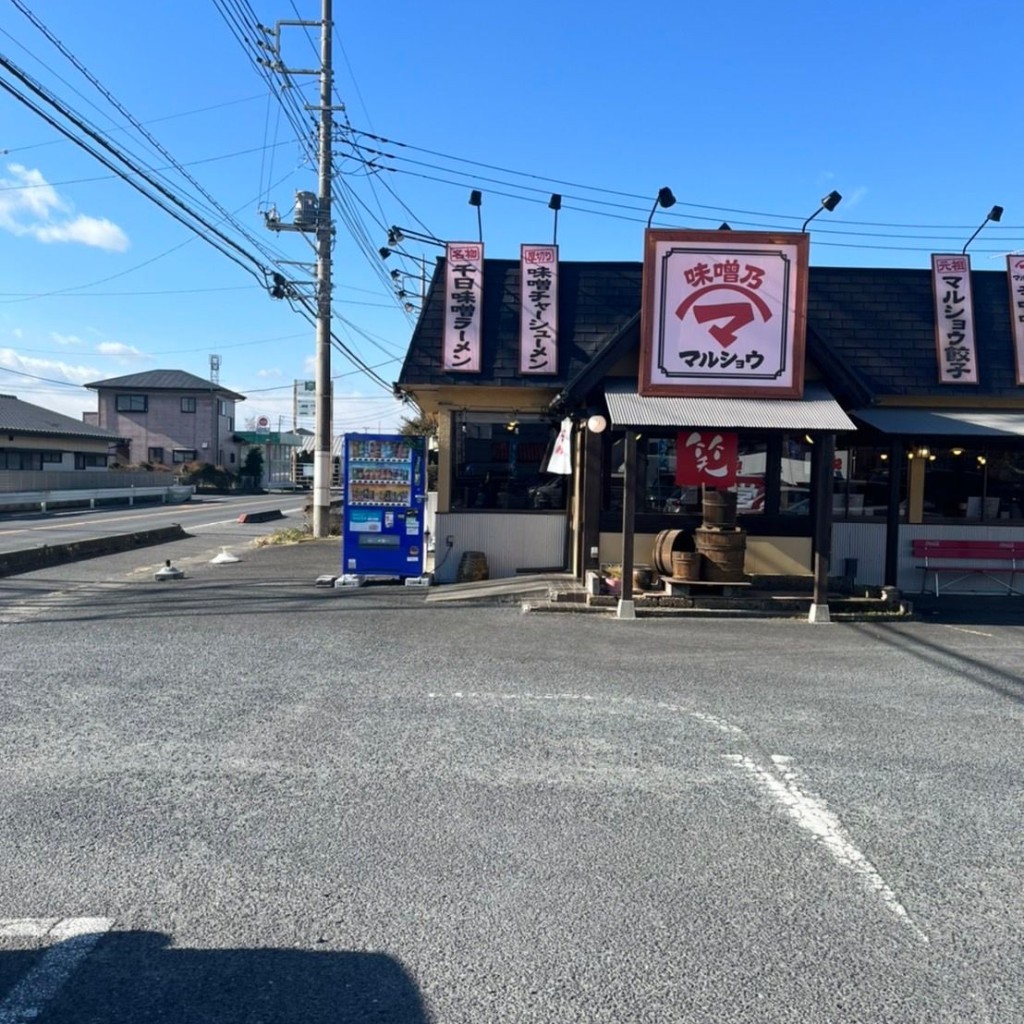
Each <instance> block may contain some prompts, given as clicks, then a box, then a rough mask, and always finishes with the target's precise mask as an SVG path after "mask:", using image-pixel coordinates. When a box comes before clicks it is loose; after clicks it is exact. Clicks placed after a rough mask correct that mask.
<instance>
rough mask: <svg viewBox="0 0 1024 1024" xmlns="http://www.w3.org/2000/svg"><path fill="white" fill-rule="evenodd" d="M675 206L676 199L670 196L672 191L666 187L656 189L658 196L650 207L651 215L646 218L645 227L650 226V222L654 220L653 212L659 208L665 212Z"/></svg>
mask: <svg viewBox="0 0 1024 1024" xmlns="http://www.w3.org/2000/svg"><path fill="white" fill-rule="evenodd" d="M675 205H676V197H675V196H674V195H672V189H670V188H669V187H668V185H666V186H665V187H664V188H659V189H658V196H657V198H656V199H655V200H654V205H653V206H652V207H651V215H650V216H649V217H648V218H647V226H648V227H650V226H651V221H652V220H653V218H654V211H655V210H657V208H658V207H659V206H660V207H661V208H662V209H663V210H667V209H668V208H669V207H670V206H675Z"/></svg>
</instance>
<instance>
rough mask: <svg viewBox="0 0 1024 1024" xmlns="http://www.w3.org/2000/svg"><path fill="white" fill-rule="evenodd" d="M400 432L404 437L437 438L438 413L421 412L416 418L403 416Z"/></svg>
mask: <svg viewBox="0 0 1024 1024" xmlns="http://www.w3.org/2000/svg"><path fill="white" fill-rule="evenodd" d="M398 432H399V433H400V434H401V435H402V437H437V413H436V412H421V413H418V414H417V415H416V416H413V417H409V416H403V417H402V423H401V426H399V428H398Z"/></svg>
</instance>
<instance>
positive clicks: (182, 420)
mask: <svg viewBox="0 0 1024 1024" xmlns="http://www.w3.org/2000/svg"><path fill="white" fill-rule="evenodd" d="M85 386H86V387H87V388H89V389H91V390H93V391H95V392H96V394H97V400H98V411H97V412H96V413H91V414H90V413H87V414H86V417H87V422H95V423H96V424H97V425H98V426H100V427H103V428H105V429H107V430H110V431H113V432H114V433H115V434H117V435H118V436H119V437H121V438H123V442H124V443H123V446H122V448H121V449H120V451H119V454H118V457H119V459H120V460H121V461H123V462H125V463H128V464H135V465H142V464H144V463H148V464H150V465H153V466H161V465H162V466H170V467H173V466H180V465H184V464H185V463H188V462H205V463H210V464H213V465H217V466H223V467H224V468H225V469H227V470H230V471H231V472H237V471H238V470H239V468H240V463H241V449H242V444H241V442H239V441H238V440H236V438H235V405H236V403H237V402H242V401H244V400H245V396H244V395H240V394H237V393H236V392H234V391H230V390H228V389H227V388H225V387H222V386H221V385H220V384H218V383H216V382H214V381H209V380H203V378H202V377H197V376H195V375H194V374H191V373H186V372H185V371H183V370H147V371H145V372H143V373H132V374H128V375H126V376H124V377H111V378H109V379H108V380H98V381H93V382H92V383H91V384H86V385H85Z"/></svg>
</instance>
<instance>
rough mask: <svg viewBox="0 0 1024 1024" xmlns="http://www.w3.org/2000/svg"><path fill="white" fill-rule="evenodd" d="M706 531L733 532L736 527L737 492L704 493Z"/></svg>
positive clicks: (711, 491)
mask: <svg viewBox="0 0 1024 1024" xmlns="http://www.w3.org/2000/svg"><path fill="white" fill-rule="evenodd" d="M703 506H704V527H705V529H717V530H731V529H732V528H733V527H734V526H735V525H736V492H735V491H716V490H713V489H711V488H708V489H707V490H705V491H704V501H703Z"/></svg>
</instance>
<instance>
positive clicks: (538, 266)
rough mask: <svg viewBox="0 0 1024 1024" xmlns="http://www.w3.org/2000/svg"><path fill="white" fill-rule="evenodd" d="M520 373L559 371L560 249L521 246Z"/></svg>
mask: <svg viewBox="0 0 1024 1024" xmlns="http://www.w3.org/2000/svg"><path fill="white" fill-rule="evenodd" d="M519 251H520V257H519V279H520V281H521V282H522V285H521V293H522V294H521V296H520V304H519V372H520V373H524V374H525V373H530V374H539V373H557V372H558V246H557V245H523V246H520V250H519Z"/></svg>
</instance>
